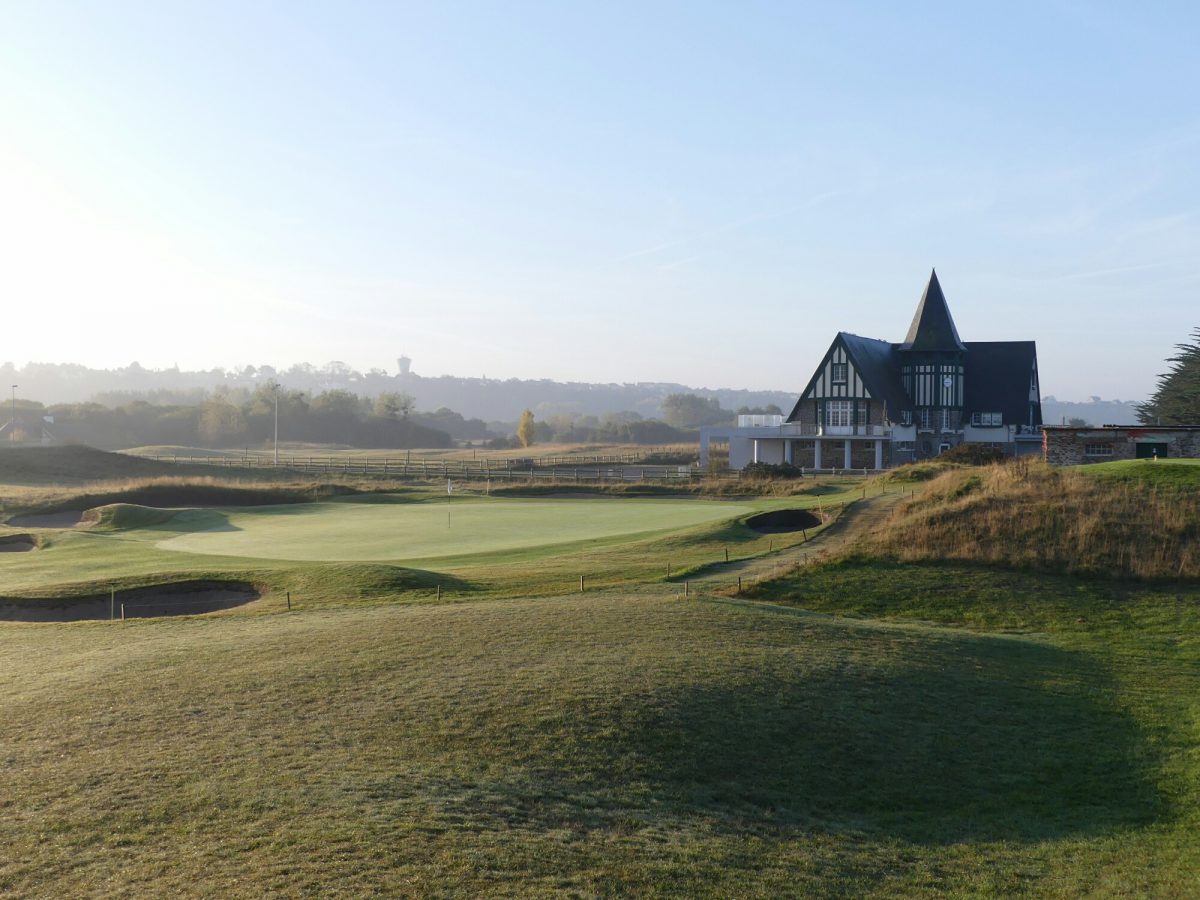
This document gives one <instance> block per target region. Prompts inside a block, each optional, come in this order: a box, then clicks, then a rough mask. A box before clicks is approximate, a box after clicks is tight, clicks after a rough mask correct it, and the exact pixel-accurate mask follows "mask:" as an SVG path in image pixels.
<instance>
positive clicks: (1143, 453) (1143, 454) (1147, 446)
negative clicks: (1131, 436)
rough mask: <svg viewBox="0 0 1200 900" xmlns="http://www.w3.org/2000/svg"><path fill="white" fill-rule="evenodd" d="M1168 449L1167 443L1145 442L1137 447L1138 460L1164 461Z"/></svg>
mask: <svg viewBox="0 0 1200 900" xmlns="http://www.w3.org/2000/svg"><path fill="white" fill-rule="evenodd" d="M1167 450H1168V447H1167V445H1166V444H1165V443H1158V442H1152V441H1144V442H1141V443H1139V444H1137V445H1136V447H1135V453H1136V455H1137V458H1138V459H1154V458H1156V457H1157V458H1159V459H1162V458H1164V457H1166V456H1167Z"/></svg>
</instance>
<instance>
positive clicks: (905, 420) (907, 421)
mask: <svg viewBox="0 0 1200 900" xmlns="http://www.w3.org/2000/svg"><path fill="white" fill-rule="evenodd" d="M900 424H901V425H911V424H912V410H911V409H906V410H904V411H902V412H901V413H900Z"/></svg>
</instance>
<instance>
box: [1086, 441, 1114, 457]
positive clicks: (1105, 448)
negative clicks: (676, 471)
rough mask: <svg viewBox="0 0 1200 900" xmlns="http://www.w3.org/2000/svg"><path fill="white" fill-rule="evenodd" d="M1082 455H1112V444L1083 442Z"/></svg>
mask: <svg viewBox="0 0 1200 900" xmlns="http://www.w3.org/2000/svg"><path fill="white" fill-rule="evenodd" d="M1083 455H1084V456H1092V457H1095V456H1112V455H1113V445H1112V444H1084V445H1083Z"/></svg>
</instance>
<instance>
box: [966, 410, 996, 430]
mask: <svg viewBox="0 0 1200 900" xmlns="http://www.w3.org/2000/svg"><path fill="white" fill-rule="evenodd" d="M971 424H972V425H974V426H976V427H977V428H996V427H998V426H1000V425H1003V424H1004V415H1003V414H1002V413H998V412H977V413H971Z"/></svg>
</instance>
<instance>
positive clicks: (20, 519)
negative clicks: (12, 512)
mask: <svg viewBox="0 0 1200 900" xmlns="http://www.w3.org/2000/svg"><path fill="white" fill-rule="evenodd" d="M82 521H83V510H82V509H68V510H65V511H62V512H52V513H28V514H25V515H20V516H13V517H12V518H11V519H9V520H8V522H7V523H6V524H8V525H12V526H14V527H16V528H74V527H75V526H76V525H78V524H79V523H80V522H82Z"/></svg>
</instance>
